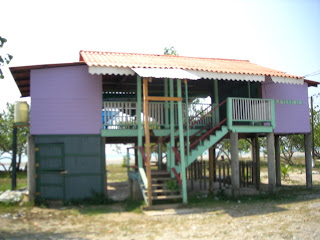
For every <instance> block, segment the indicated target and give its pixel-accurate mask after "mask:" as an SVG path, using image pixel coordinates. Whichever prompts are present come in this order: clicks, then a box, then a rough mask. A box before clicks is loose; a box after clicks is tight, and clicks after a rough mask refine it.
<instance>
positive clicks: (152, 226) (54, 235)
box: [0, 191, 320, 239]
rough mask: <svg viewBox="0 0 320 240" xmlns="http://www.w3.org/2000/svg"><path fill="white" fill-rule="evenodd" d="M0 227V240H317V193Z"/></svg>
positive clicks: (23, 218) (22, 214)
mask: <svg viewBox="0 0 320 240" xmlns="http://www.w3.org/2000/svg"><path fill="white" fill-rule="evenodd" d="M104 211H105V212H104ZM0 223H1V224H0V236H1V237H0V239H320V193H319V191H318V193H309V194H307V195H303V196H300V197H299V198H298V199H296V200H294V201H292V202H290V201H284V202H282V201H279V202H277V201H262V202H260V201H253V202H252V203H251V202H243V203H242V202H241V201H239V202H237V201H235V202H233V201H229V202H228V201H227V202H221V201H217V204H213V205H212V206H210V207H205V208H199V207H198V208H187V209H177V210H166V211H149V212H146V213H128V212H123V209H122V207H121V206H120V205H119V204H114V205H112V206H108V207H105V206H100V207H97V206H95V207H93V208H92V209H90V208H83V209H82V208H72V209H47V208H39V207H33V208H31V209H24V208H21V209H20V210H19V211H18V212H14V213H2V214H1V215H0Z"/></svg>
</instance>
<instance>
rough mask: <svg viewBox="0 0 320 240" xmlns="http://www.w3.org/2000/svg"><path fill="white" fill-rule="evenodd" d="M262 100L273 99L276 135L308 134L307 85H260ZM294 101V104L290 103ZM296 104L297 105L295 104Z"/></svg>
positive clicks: (270, 83) (271, 83) (266, 83)
mask: <svg viewBox="0 0 320 240" xmlns="http://www.w3.org/2000/svg"><path fill="white" fill-rule="evenodd" d="M262 98H265V99H275V100H276V102H275V112H276V128H275V130H274V132H275V133H277V134H287V133H309V132H310V119H309V105H308V85H307V84H306V83H304V85H294V84H282V83H273V82H271V81H270V80H269V81H266V82H264V83H263V84H262ZM282 100H296V102H294V104H292V102H290V101H282ZM297 103H298V104H297Z"/></svg>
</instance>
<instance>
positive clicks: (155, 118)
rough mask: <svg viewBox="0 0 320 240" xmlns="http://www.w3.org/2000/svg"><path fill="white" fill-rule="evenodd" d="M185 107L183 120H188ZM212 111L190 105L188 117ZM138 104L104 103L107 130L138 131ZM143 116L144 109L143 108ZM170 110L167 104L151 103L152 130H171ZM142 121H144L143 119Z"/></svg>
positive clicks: (206, 105)
mask: <svg viewBox="0 0 320 240" xmlns="http://www.w3.org/2000/svg"><path fill="white" fill-rule="evenodd" d="M182 105H183V112H182V114H183V119H185V121H186V119H187V116H186V109H185V104H182ZM173 108H174V125H175V126H176V127H177V126H178V105H177V103H174V107H173ZM203 109H208V111H209V110H210V109H211V106H210V104H203V103H197V104H189V105H188V116H189V118H193V117H194V116H197V113H198V112H199V111H202V110H203ZM136 113H137V102H128V101H117V102H111V101H105V102H103V113H102V122H103V125H104V128H107V129H137V116H136ZM142 114H143V108H142ZM168 116H169V108H168V105H166V103H165V102H150V103H149V125H150V128H151V129H163V128H169V117H168ZM141 119H144V118H143V117H141ZM208 121H210V118H209V117H208V118H204V119H202V120H201V122H199V125H205V124H207V123H208Z"/></svg>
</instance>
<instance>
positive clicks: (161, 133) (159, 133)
mask: <svg viewBox="0 0 320 240" xmlns="http://www.w3.org/2000/svg"><path fill="white" fill-rule="evenodd" d="M198 131H199V129H190V130H189V136H193V135H194V134H195V133H196V132H198ZM203 131H206V130H203ZM152 132H153V134H154V136H156V137H166V136H168V135H169V134H171V131H170V130H168V129H157V130H152ZM178 135H179V132H178V131H177V132H174V136H178ZM184 136H187V131H185V132H184Z"/></svg>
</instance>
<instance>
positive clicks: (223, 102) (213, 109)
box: [189, 99, 227, 129]
mask: <svg viewBox="0 0 320 240" xmlns="http://www.w3.org/2000/svg"><path fill="white" fill-rule="evenodd" d="M226 102H227V99H225V100H223V101H222V102H221V103H219V104H218V105H217V106H215V107H214V108H212V109H211V110H210V111H209V112H207V113H206V114H205V115H203V116H202V117H201V118H199V119H198V120H197V121H195V122H194V123H193V124H191V125H190V126H189V129H191V128H192V127H193V126H195V125H196V124H197V123H199V122H200V121H201V120H202V119H204V118H205V117H206V116H207V115H208V114H210V113H212V112H213V111H215V110H216V109H217V108H219V107H220V106H221V105H223V104H225V103H226ZM202 112H203V111H202ZM198 115H199V114H198Z"/></svg>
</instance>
